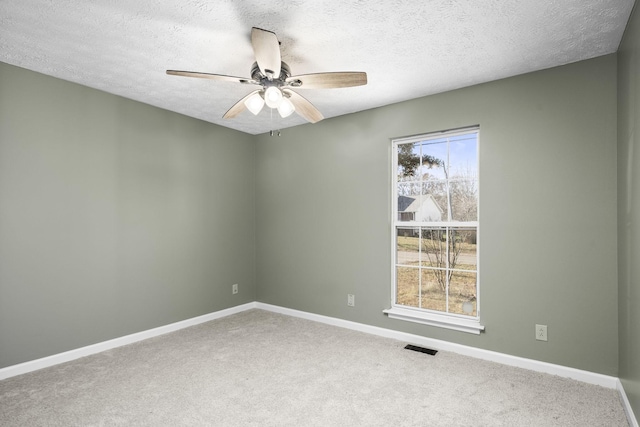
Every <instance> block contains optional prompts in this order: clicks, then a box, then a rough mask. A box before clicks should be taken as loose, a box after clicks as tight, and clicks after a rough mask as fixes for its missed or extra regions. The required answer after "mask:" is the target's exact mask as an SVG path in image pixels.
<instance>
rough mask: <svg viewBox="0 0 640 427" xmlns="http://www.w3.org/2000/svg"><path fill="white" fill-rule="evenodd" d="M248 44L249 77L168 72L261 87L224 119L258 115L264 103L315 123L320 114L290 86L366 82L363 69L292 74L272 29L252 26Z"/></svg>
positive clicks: (306, 87)
mask: <svg viewBox="0 0 640 427" xmlns="http://www.w3.org/2000/svg"><path fill="white" fill-rule="evenodd" d="M251 45H252V46H253V53H254V55H255V58H256V62H255V63H254V64H253V65H252V67H251V78H244V77H233V76H225V75H222V74H209V73H199V72H195V71H178V70H167V74H170V75H173V76H185V77H197V78H201V79H211V80H220V81H227V82H236V83H242V84H250V85H256V86H260V89H257V90H254V91H253V92H251V93H250V94H248V95H247V96H245V97H244V98H242V99H241V100H240V101H238V102H237V103H235V104H234V105H233V106H232V107H231V108H230V109H229V111H227V112H226V113H225V115H224V116H222V117H223V118H225V119H231V118H234V117H236V116H237V115H238V114H240V113H241V112H243V111H244V110H245V109H248V110H249V111H251V112H252V113H253V114H255V115H257V114H258V113H259V112H260V111H261V110H262V108H263V107H264V105H265V104H267V107H269V108H275V109H277V110H278V113H280V116H282V117H283V118H284V117H288V116H290V115H291V114H292V113H293V112H294V111H295V112H296V113H298V114H299V115H300V116H302V117H304V118H305V119H306V120H308V121H309V122H311V123H316V122H318V121H320V120H322V119H323V118H324V117H323V116H322V113H320V111H318V109H317V108H316V107H314V106H313V104H311V102H309V101H308V100H307V99H306V98H305V97H303V96H302V95H300V94H298V93H297V92H295V91H294V90H293V88H296V89H329V88H342V87H352V86H362V85H366V84H367V73H363V72H352V71H346V72H332V73H314V74H301V75H298V76H292V75H291V69H290V68H289V66H288V65H287V64H286V63H285V62H283V61H282V59H281V58H280V42H278V38H277V36H276V34H275V33H273V32H271V31H267V30H262V29H260V28H256V27H253V28H252V29H251Z"/></svg>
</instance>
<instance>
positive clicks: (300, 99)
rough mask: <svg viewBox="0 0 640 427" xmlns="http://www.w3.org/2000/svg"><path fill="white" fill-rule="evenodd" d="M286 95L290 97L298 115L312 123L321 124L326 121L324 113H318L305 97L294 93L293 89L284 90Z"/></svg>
mask: <svg viewBox="0 0 640 427" xmlns="http://www.w3.org/2000/svg"><path fill="white" fill-rule="evenodd" d="M282 92H284V93H285V94H286V95H288V96H289V100H290V101H291V103H292V104H293V106H294V107H296V113H298V114H300V115H301V116H302V117H304V118H305V119H307V120H308V121H310V122H311V123H316V122H319V121H320V120H322V119H324V117H323V116H322V113H321V112H320V111H318V109H317V108H316V107H314V106H313V104H312V103H310V102H309V101H308V100H307V99H306V98H305V97H304V96H302V95H300V94H298V93H296V92H294V91H292V90H291V89H282Z"/></svg>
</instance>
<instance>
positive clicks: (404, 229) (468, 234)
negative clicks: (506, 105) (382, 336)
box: [385, 127, 483, 333]
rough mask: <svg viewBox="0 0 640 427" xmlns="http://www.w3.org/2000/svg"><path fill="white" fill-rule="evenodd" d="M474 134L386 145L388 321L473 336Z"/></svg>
mask: <svg viewBox="0 0 640 427" xmlns="http://www.w3.org/2000/svg"><path fill="white" fill-rule="evenodd" d="M478 135H479V128H478V127H473V128H466V129H462V130H456V131H447V132H438V133H432V134H426V135H420V136H417V137H410V138H402V139H396V140H393V141H392V144H393V156H392V157H393V160H392V161H393V165H392V168H393V169H392V170H393V171H394V173H393V175H394V177H393V184H392V185H393V188H392V191H393V199H392V200H393V206H392V209H393V216H392V218H394V224H393V229H394V230H393V258H394V262H393V274H392V276H393V305H392V308H391V309H390V310H385V312H386V313H387V314H388V315H389V317H393V318H401V319H404V320H411V321H417V322H421V323H426V324H431V325H437V326H443V327H448V328H452V329H457V330H463V331H466V332H473V333H480V331H481V330H482V329H483V327H482V326H481V325H480V323H479V319H480V316H479V310H480V307H479V293H478V290H479V288H478Z"/></svg>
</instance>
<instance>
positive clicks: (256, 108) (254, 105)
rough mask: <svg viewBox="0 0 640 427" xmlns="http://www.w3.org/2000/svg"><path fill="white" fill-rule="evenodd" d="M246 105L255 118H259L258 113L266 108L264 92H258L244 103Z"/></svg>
mask: <svg viewBox="0 0 640 427" xmlns="http://www.w3.org/2000/svg"><path fill="white" fill-rule="evenodd" d="M244 105H245V106H246V107H247V109H248V110H249V111H251V112H252V113H253V115H254V116H257V115H258V113H259V112H260V111H262V107H264V99H263V98H262V92H256V93H254V94H253V95H251V96H250V97H249V98H248V99H247V100H246V101H244Z"/></svg>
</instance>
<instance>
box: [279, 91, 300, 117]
mask: <svg viewBox="0 0 640 427" xmlns="http://www.w3.org/2000/svg"><path fill="white" fill-rule="evenodd" d="M294 111H296V107H295V106H294V105H293V103H292V102H291V101H290V100H289V98H287V97H286V96H285V97H283V98H282V101H280V104H278V113H280V117H282V118H283V119H284V118H285V117H289V116H290V115H292V114H293V112H294Z"/></svg>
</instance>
